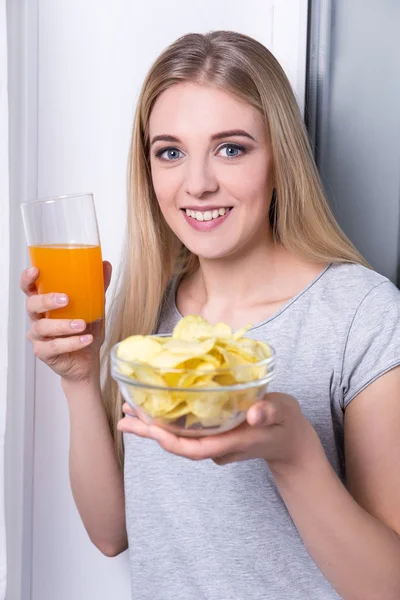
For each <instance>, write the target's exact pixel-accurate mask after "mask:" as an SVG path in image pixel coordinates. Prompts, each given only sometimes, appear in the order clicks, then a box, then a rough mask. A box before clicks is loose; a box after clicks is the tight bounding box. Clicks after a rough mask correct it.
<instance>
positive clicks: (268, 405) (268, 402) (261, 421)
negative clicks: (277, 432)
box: [246, 394, 283, 427]
mask: <svg viewBox="0 0 400 600" xmlns="http://www.w3.org/2000/svg"><path fill="white" fill-rule="evenodd" d="M276 396H278V397H276ZM282 413H283V411H282V405H281V403H280V401H279V394H277V395H275V394H267V395H266V396H264V399H263V400H261V401H260V402H257V404H254V405H253V406H251V407H250V408H249V410H248V411H247V417H246V418H247V422H248V424H249V425H251V426H252V427H268V426H271V425H280V424H281V423H282V422H283V414H282Z"/></svg>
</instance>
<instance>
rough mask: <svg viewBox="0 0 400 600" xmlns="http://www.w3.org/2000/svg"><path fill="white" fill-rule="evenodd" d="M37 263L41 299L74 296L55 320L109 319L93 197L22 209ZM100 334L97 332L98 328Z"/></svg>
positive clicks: (55, 312) (49, 201)
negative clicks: (48, 295)
mask: <svg viewBox="0 0 400 600" xmlns="http://www.w3.org/2000/svg"><path fill="white" fill-rule="evenodd" d="M21 210H22V218H23V222H24V228H25V235H26V239H27V243H28V249H29V254H30V258H31V264H32V266H34V267H37V268H38V269H39V278H38V280H37V282H36V285H37V289H38V292H39V294H47V293H50V292H59V293H63V294H66V295H67V296H68V297H69V303H68V305H67V306H66V307H65V308H58V309H56V310H52V311H49V312H48V313H46V317H49V318H53V319H84V320H85V321H86V323H87V324H88V326H90V325H94V324H96V326H97V325H98V324H100V325H101V322H102V321H103V319H104V280H103V262H102V256H101V247H100V237H99V231H98V226H97V218H96V211H95V206H94V200H93V195H92V194H76V195H71V196H60V197H58V198H48V199H43V200H42V199H38V200H31V201H28V202H23V203H22V204H21ZM96 329H97V327H96Z"/></svg>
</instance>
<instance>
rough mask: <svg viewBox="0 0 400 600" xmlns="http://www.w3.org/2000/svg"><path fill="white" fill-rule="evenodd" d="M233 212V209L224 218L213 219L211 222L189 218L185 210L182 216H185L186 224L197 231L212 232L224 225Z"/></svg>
mask: <svg viewBox="0 0 400 600" xmlns="http://www.w3.org/2000/svg"><path fill="white" fill-rule="evenodd" d="M220 208H222V206H220ZM189 210H195V209H194V208H192V209H189ZM208 210H211V209H208ZM213 210H216V209H213ZM231 212H233V208H231V210H229V211H228V212H227V213H225V214H224V215H223V216H222V217H218V219H211V221H197V219H193V217H189V216H188V215H187V214H186V212H185V211H184V210H183V211H182V214H183V216H184V218H185V219H186V222H187V223H188V224H189V225H190V227H192V228H193V229H196V230H197V231H211V230H212V229H215V228H216V227H219V226H220V225H222V223H224V222H225V221H226V219H227V218H228V217H229V215H230V214H231Z"/></svg>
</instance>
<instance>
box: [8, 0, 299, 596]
mask: <svg viewBox="0 0 400 600" xmlns="http://www.w3.org/2000/svg"><path fill="white" fill-rule="evenodd" d="M36 2H37V4H36ZM306 5H307V2H306V0H276V1H273V0H247V2H246V3H245V5H244V3H243V2H242V0H237V1H235V0H231V2H230V3H229V4H226V3H225V2H215V1H214V0H201V1H196V2H195V1H192V2H182V1H181V0H169V1H168V2H165V1H162V0H153V1H147V2H144V3H140V4H139V3H137V2H132V1H131V0H114V1H113V2H106V1H103V2H101V1H99V0H85V1H82V0H69V1H68V2H62V1H61V0H58V1H56V0H33V1H32V3H31V4H29V10H28V13H29V14H28V15H25V13H24V14H22V15H20V18H22V19H25V18H26V19H27V32H28V33H27V35H28V37H29V39H30V40H34V39H35V40H36V41H37V47H36V51H35V52H33V53H32V55H31V56H29V55H27V78H28V80H31V78H36V81H37V97H32V99H31V102H29V101H28V105H32V103H33V104H35V105H36V104H37V106H36V109H37V111H36V110H35V111H34V112H35V115H34V116H32V117H31V118H33V119H35V118H36V112H37V136H36V144H35V145H33V146H29V144H28V146H29V148H28V155H29V156H28V162H29V164H30V165H35V167H36V166H37V169H36V176H37V189H36V190H35V195H38V196H48V195H53V194H66V193H72V192H77V191H93V192H94V195H95V201H96V207H97V213H98V218H99V227H100V234H101V239H102V246H103V255H104V257H105V258H107V259H108V260H110V261H111V262H112V263H113V264H114V265H117V262H118V257H119V252H120V249H121V239H122V233H123V228H124V215H125V209H124V200H125V171H126V159H127V151H128V143H129V136H130V129H131V124H132V117H133V111H134V105H135V99H136V97H137V94H138V91H139V88H140V85H141V83H142V79H143V77H144V75H145V73H146V71H147V70H148V68H149V66H150V64H151V63H152V61H153V60H154V59H155V58H156V56H157V55H158V54H159V53H160V51H161V50H162V49H163V48H164V47H165V46H166V45H167V44H169V43H170V42H171V41H173V40H174V39H175V38H177V37H178V36H180V35H182V34H184V33H187V32H189V31H199V32H205V31H208V30H211V29H214V30H215V29H234V30H238V31H241V32H243V33H247V34H249V35H252V36H253V37H255V38H257V39H258V40H260V41H261V42H262V43H264V44H265V45H266V46H268V47H269V48H270V49H271V50H272V51H273V52H275V54H276V55H277V57H278V58H279V59H281V60H282V64H283V65H284V67H285V68H286V70H287V73H288V75H289V77H290V79H291V81H292V84H293V86H294V87H295V90H296V91H297V93H298V97H299V102H300V104H301V106H303V96H304V75H305V48H306ZM227 7H229V10H227ZM29 32H30V33H29ZM35 32H36V33H35ZM36 35H37V39H36ZM29 126H30V125H29V119H28V123H27V128H28V129H29ZM33 187H34V186H33ZM19 244H20V247H21V245H23V240H22V239H20V240H19ZM21 316H22V315H21ZM27 380H28V382H29V381H30V382H31V383H32V385H33V384H34V407H35V410H34V417H33V419H32V420H31V429H29V406H28V407H27V408H28V411H27V414H28V418H27V421H28V425H27V430H26V432H25V439H26V444H27V445H28V449H29V452H30V453H32V454H33V463H34V464H33V468H34V470H33V490H32V497H30V496H29V485H28V484H26V485H25V488H24V486H22V485H20V486H19V490H20V492H21V490H23V489H25V505H24V506H25V510H28V512H29V506H30V502H31V501H32V504H31V506H32V521H31V525H32V528H33V533H32V556H31V565H32V593H31V595H30V596H28V595H23V596H13V595H12V594H11V595H9V596H7V598H8V600H20V598H21V599H22V598H23V600H29V599H30V600H55V599H57V600H72V599H73V600H86V599H88V598H90V599H92V598H96V599H98V600H102V599H108V598H118V599H119V600H127V599H128V598H129V597H130V590H129V574H128V561H127V556H126V555H123V556H120V557H118V558H116V559H106V558H104V557H103V556H102V555H101V554H100V553H99V552H98V551H97V550H96V549H95V548H94V547H93V546H92V545H91V544H90V542H89V541H88V539H87V536H86V533H85V531H84V529H83V526H82V524H81V522H80V519H79V517H78V514H77V511H76V508H75V506H74V503H73V500H72V497H71V493H70V490H69V481H68V435H69V431H68V419H67V417H68V415H67V409H66V405H65V400H64V398H63V395H62V393H61V390H60V386H59V381H58V379H57V377H56V376H54V375H53V374H52V373H51V372H50V371H49V370H48V369H47V368H46V367H45V366H44V365H42V364H41V363H37V365H36V369H35V378H34V380H32V379H31V378H30V376H29V374H28V375H27ZM28 387H29V386H28ZM29 433H33V436H32V439H31V438H30V437H29ZM32 440H33V441H32ZM10 460H11V459H10ZM10 464H11V463H10ZM24 464H25V472H26V471H29V458H28V459H26V460H25V463H24ZM11 513H12V511H11ZM11 513H10V514H11ZM12 516H13V518H14V520H16V522H17V521H18V518H17V517H18V513H16V512H15V511H14V513H12ZM21 522H22V521H21ZM19 526H20V528H21V533H20V537H21V539H25V542H24V543H25V545H27V546H29V531H28V532H27V529H29V519H28V521H27V522H23V525H22V526H21V523H19ZM24 535H25V538H23V536H24ZM27 552H28V554H29V548H28V550H27ZM14 554H15V556H14V555H13V560H15V563H14V565H13V567H14V568H13V569H12V574H11V575H10V577H14V578H15V581H17V580H18V578H19V577H21V567H22V555H21V553H19V554H18V552H15V553H14ZM24 578H25V583H26V582H27V581H28V584H29V565H27V564H26V557H25V567H24V575H23V576H22V579H23V580H24ZM28 584H27V585H28ZM18 585H19V584H18ZM18 585H17V583H16V584H15V588H13V589H15V590H17V589H19V588H18ZM28 587H29V585H28ZM10 589H11V587H10ZM16 593H17V592H16Z"/></svg>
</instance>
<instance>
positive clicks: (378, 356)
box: [341, 280, 400, 408]
mask: <svg viewBox="0 0 400 600" xmlns="http://www.w3.org/2000/svg"><path fill="white" fill-rule="evenodd" d="M398 365H400V291H399V290H398V289H397V288H396V286H395V285H394V284H393V283H391V282H390V281H389V280H385V281H383V282H381V283H379V284H378V285H377V286H375V287H374V288H373V289H372V290H371V291H370V292H368V294H367V295H366V296H365V297H364V299H363V301H362V302H361V304H360V305H359V307H358V309H357V311H356V313H355V315H354V318H353V321H352V323H351V325H350V328H349V331H348V335H347V341H346V345H345V349H344V354H343V363H342V385H341V388H342V402H343V404H342V406H343V408H345V407H346V406H347V405H348V404H349V402H351V401H352V400H353V398H354V397H355V396H357V394H359V393H360V392H361V391H362V390H363V389H364V388H366V387H367V386H368V385H369V384H370V383H372V382H373V381H375V380H376V379H377V378H378V377H380V376H381V375H383V374H384V373H386V372H387V371H390V369H393V368H394V367H396V366H398Z"/></svg>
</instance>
